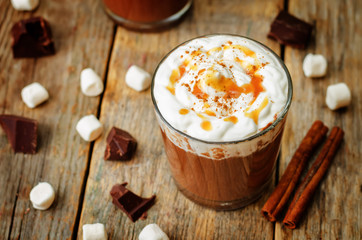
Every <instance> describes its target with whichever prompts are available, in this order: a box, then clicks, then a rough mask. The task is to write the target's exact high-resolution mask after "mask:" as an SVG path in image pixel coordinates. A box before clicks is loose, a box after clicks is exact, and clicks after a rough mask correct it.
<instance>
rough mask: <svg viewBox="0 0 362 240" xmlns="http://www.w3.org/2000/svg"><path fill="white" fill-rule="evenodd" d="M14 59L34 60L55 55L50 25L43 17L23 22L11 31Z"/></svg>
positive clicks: (15, 25)
mask: <svg viewBox="0 0 362 240" xmlns="http://www.w3.org/2000/svg"><path fill="white" fill-rule="evenodd" d="M11 36H12V44H11V47H12V49H13V55H14V58H32V57H43V56H48V55H53V54H54V53H55V48H54V42H53V39H52V32H51V30H50V26H49V23H48V22H47V21H46V20H45V19H43V18H41V17H33V18H29V19H25V20H21V21H19V22H17V23H15V24H14V26H13V27H12V29H11Z"/></svg>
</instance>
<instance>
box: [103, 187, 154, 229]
mask: <svg viewBox="0 0 362 240" xmlns="http://www.w3.org/2000/svg"><path fill="white" fill-rule="evenodd" d="M126 185H127V183H126V182H125V183H122V184H116V185H114V186H113V187H112V190H111V192H110V194H111V196H112V199H113V200H112V202H113V204H115V205H116V206H117V207H119V208H120V209H121V210H122V211H123V212H125V213H126V214H127V216H128V217H129V218H130V219H131V220H132V222H135V221H137V219H139V218H140V217H141V216H143V217H145V216H147V215H146V211H147V210H148V209H149V208H150V207H151V206H152V205H153V204H154V203H155V199H156V195H153V196H152V197H150V198H142V197H139V196H137V195H136V194H134V193H133V192H131V191H130V190H128V189H127V188H126Z"/></svg>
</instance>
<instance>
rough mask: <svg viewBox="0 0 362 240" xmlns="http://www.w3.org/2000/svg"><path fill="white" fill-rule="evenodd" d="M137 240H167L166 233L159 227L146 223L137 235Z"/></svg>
mask: <svg viewBox="0 0 362 240" xmlns="http://www.w3.org/2000/svg"><path fill="white" fill-rule="evenodd" d="M138 239H139V240H169V238H168V237H167V235H166V233H164V232H163V231H162V230H161V228H160V227H159V226H158V225H157V224H155V223H152V224H148V225H147V226H146V227H144V228H143V229H142V231H141V233H140V235H139V236H138Z"/></svg>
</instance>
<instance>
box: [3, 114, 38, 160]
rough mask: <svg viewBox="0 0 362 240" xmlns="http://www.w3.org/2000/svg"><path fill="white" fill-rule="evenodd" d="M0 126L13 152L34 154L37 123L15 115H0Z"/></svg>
mask: <svg viewBox="0 0 362 240" xmlns="http://www.w3.org/2000/svg"><path fill="white" fill-rule="evenodd" d="M0 125H1V126H2V128H3V129H4V132H5V134H6V136H7V137H8V140H9V142H10V145H11V147H12V148H13V149H14V152H22V153H30V154H35V153H36V147H37V142H38V141H37V136H38V134H37V131H38V122H37V121H36V120H33V119H29V118H24V117H19V116H15V115H0Z"/></svg>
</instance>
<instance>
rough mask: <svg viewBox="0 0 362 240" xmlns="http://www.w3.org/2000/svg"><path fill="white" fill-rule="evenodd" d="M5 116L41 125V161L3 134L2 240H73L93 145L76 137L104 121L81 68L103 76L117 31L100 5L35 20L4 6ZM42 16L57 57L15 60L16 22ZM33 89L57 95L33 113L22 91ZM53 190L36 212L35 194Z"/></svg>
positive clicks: (0, 81)
mask: <svg viewBox="0 0 362 240" xmlns="http://www.w3.org/2000/svg"><path fill="white" fill-rule="evenodd" d="M0 16H1V17H0V21H1V25H0V52H1V54H0V66H1V71H0V86H1V87H0V113H6V114H17V115H22V116H25V117H30V118H34V119H37V120H38V121H39V142H40V144H39V148H38V153H37V154H35V155H24V154H19V153H17V154H14V153H13V151H12V150H11V148H10V145H9V143H8V141H7V139H6V137H5V134H4V132H3V131H2V130H0V182H1V187H0V196H1V197H0V238H1V239H6V238H8V237H9V238H10V239H18V238H20V239H67V238H70V237H71V234H72V232H73V228H74V223H75V218H76V214H77V209H78V204H79V200H80V192H81V189H82V184H83V181H84V177H85V170H86V166H87V162H88V152H89V147H90V144H89V143H86V142H84V141H83V140H82V139H81V138H80V137H79V136H78V134H77V133H76V131H75V124H76V123H77V121H78V119H79V118H80V117H81V116H83V115H85V114H89V113H94V114H96V113H97V108H98V105H99V97H96V98H89V97H86V96H84V95H83V94H82V93H81V91H80V87H79V74H80V71H81V70H82V68H84V67H88V66H89V67H92V68H94V69H95V70H96V71H97V72H98V73H100V74H101V75H103V76H104V74H105V69H106V63H107V59H108V54H109V49H110V47H111V39H112V38H113V23H112V22H111V21H109V20H108V19H107V17H106V16H105V15H104V13H103V11H102V9H101V7H100V1H98V0H92V1H80V0H66V1H57V0H52V1H50V0H49V1H41V3H40V6H39V8H38V9H37V10H36V11H35V12H33V13H24V12H17V11H14V9H13V8H12V6H11V5H10V1H0ZM30 16H43V17H44V18H45V19H47V20H48V21H49V23H50V25H51V27H52V31H53V36H54V39H55V45H56V50H57V53H56V55H55V56H51V57H45V58H39V59H19V60H15V59H13V57H12V54H11V48H10V44H11V38H10V29H11V27H12V25H13V23H14V22H16V21H18V20H21V19H24V18H28V17H30ZM34 81H37V82H40V83H41V84H42V85H44V86H45V87H46V88H47V89H48V91H49V94H50V99H49V101H48V102H47V103H45V104H43V105H41V106H39V107H37V108H35V109H29V108H27V107H26V106H25V104H24V103H23V102H22V101H21V98H20V91H21V89H22V88H23V87H24V86H26V85H27V84H30V83H32V82H34ZM39 181H47V182H50V183H51V184H52V185H53V187H54V188H55V190H56V193H57V196H56V200H55V203H54V204H53V206H52V207H51V208H50V209H49V210H47V211H38V210H35V209H33V208H32V206H31V203H30V201H29V192H30V190H31V188H32V187H33V186H34V185H36V184H37V183H38V182H39Z"/></svg>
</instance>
